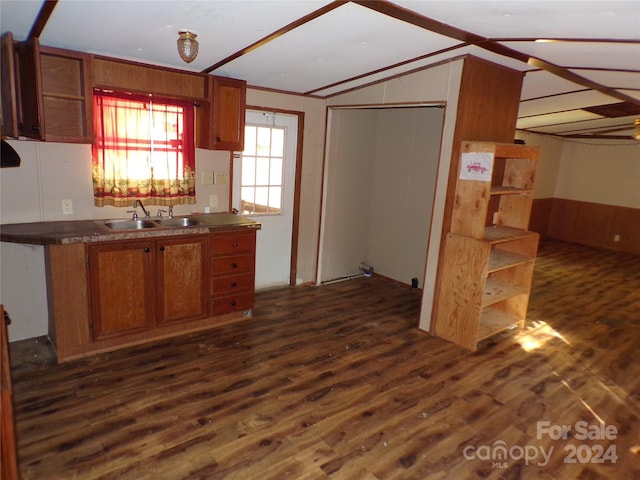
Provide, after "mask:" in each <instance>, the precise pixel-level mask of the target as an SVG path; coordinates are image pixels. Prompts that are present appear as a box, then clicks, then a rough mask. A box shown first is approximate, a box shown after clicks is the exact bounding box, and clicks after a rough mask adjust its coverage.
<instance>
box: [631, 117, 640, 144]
mask: <svg viewBox="0 0 640 480" xmlns="http://www.w3.org/2000/svg"><path fill="white" fill-rule="evenodd" d="M635 124H636V129H635V131H634V132H633V134H632V135H631V138H633V139H634V140H638V141H639V142H640V118H636V122H635Z"/></svg>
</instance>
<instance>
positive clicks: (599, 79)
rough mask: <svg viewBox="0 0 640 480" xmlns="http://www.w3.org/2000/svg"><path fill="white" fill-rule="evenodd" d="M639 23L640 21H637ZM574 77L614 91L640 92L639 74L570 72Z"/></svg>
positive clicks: (593, 71) (605, 71)
mask: <svg viewBox="0 0 640 480" xmlns="http://www.w3.org/2000/svg"><path fill="white" fill-rule="evenodd" d="M638 21H640V20H638ZM571 71H572V72H573V73H575V74H576V75H580V76H582V77H584V78H588V79H589V80H591V81H593V82H596V83H599V84H600V85H609V86H611V87H613V88H616V89H622V90H624V89H636V90H640V72H632V71H622V70H573V69H572V70H571Z"/></svg>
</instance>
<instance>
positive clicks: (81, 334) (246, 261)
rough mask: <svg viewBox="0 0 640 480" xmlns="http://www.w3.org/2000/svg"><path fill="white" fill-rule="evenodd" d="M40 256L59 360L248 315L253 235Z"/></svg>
mask: <svg viewBox="0 0 640 480" xmlns="http://www.w3.org/2000/svg"><path fill="white" fill-rule="evenodd" d="M221 245H222V247H221ZM234 245H236V246H235V247H234ZM220 248H222V249H223V251H222V252H221V251H220ZM224 249H228V251H224ZM45 252H46V266H47V289H48V295H49V316H50V319H49V334H50V337H51V339H52V341H53V344H54V346H55V348H56V353H57V356H58V361H65V360H71V359H74V358H79V357H83V356H86V355H90V354H93V353H98V352H101V351H108V350H114V349H117V348H121V347H124V346H129V345H134V344H138V343H144V342H147V341H151V340H157V339H161V338H166V337H170V336H175V335H179V334H182V333H186V332H192V331H197V330H203V329H206V328H211V327H213V326H216V325H220V324H222V323H228V322H231V321H237V320H239V319H243V318H247V317H250V316H251V311H252V309H253V300H254V266H255V230H249V231H234V230H231V231H224V232H214V233H210V234H205V235H195V234H194V235H176V236H163V237H152V238H144V239H133V240H119V241H104V242H94V243H87V244H81V243H78V244H66V245H57V244H56V245H48V246H47V248H46V249H45ZM220 262H222V264H220ZM220 265H222V266H220Z"/></svg>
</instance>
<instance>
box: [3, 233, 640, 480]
mask: <svg viewBox="0 0 640 480" xmlns="http://www.w3.org/2000/svg"><path fill="white" fill-rule="evenodd" d="M419 310H420V294H419V293H418V292H417V291H414V290H411V289H409V288H406V287H401V286H397V285H395V284H392V283H389V282H385V281H384V280H381V279H379V278H376V277H373V278H359V279H356V280H351V281H345V282H341V283H336V284H332V285H325V286H322V287H300V288H295V289H288V288H285V289H274V290H268V291H262V292H259V293H258V294H257V298H256V309H255V317H254V320H252V321H250V322H245V323H242V324H235V325H228V326H224V327H221V328H219V329H216V330H211V331H209V332H204V333H199V334H194V335H188V336H184V337H181V338H177V339H172V340H167V341H162V342H157V343H153V344H149V345H144V346H139V347H135V348H129V349H126V350H122V351H119V352H113V353H109V354H101V355H97V356H94V357H91V358H88V359H84V360H81V361H75V362H71V363H68V364H63V365H56V364H55V363H53V362H51V361H47V356H46V354H45V353H42V352H41V353H40V354H35V355H36V356H35V357H34V356H33V355H32V351H31V350H30V349H32V348H33V345H27V344H22V342H16V343H14V344H12V345H11V349H12V352H11V354H12V359H13V361H14V364H13V366H12V371H13V380H14V392H15V407H16V408H15V410H16V422H17V434H18V448H19V457H20V458H19V464H20V470H21V473H22V476H23V478H24V479H25V480H27V479H47V480H49V479H65V480H66V479H82V480H89V479H121V480H126V479H135V480H142V479H153V480H159V479H167V480H174V479H242V480H253V479H256V480H268V479H273V480H282V479H294V480H320V479H341V480H342V479H348V480H382V479H404V480H408V479H416V480H427V479H429V480H435V479H453V480H463V479H481V478H482V479H487V478H488V479H498V478H501V479H557V480H567V479H589V480H592V479H605V478H606V479H609V478H610V479H632V478H640V454H638V453H634V452H637V451H638V450H639V449H640V360H639V359H638V358H637V354H638V351H639V346H640V257H637V256H631V255H624V254H619V253H613V252H607V251H603V250H595V249H589V248H584V247H579V246H574V245H565V244H562V243H558V242H545V243H543V244H541V247H540V252H539V258H538V261H537V264H536V270H535V274H534V287H533V295H532V299H531V302H530V306H529V318H528V320H527V324H526V328H525V329H524V330H521V331H510V332H505V333H503V334H501V335H499V336H497V337H492V338H490V339H488V340H486V341H485V342H483V343H482V345H481V348H480V349H479V350H478V351H477V352H474V353H472V352H469V351H467V350H464V349H462V348H459V347H457V346H455V345H453V344H451V343H449V342H446V341H444V340H442V339H439V338H436V337H433V336H430V335H429V334H427V333H425V332H422V331H420V330H418V329H417V328H416V325H417V321H418V316H419ZM14 321H18V319H14ZM581 421H582V422H584V426H589V427H592V426H593V427H594V428H595V429H597V427H598V426H600V422H601V421H602V422H604V424H606V425H607V428H609V429H610V430H611V428H615V429H616V431H617V433H616V434H615V438H613V436H614V435H613V434H612V433H611V432H609V433H610V434H609V437H610V438H608V439H607V438H596V439H581V438H580V433H581V431H580V429H579V428H576V427H579V426H581V425H583V424H577V422H581ZM539 422H548V423H547V424H545V425H547V426H548V427H549V430H550V431H551V432H552V433H555V429H556V427H557V428H560V426H562V425H568V426H569V427H570V428H571V430H570V431H569V432H568V434H567V438H566V439H563V438H560V439H555V440H554V439H553V438H551V437H550V436H549V435H548V434H547V433H546V432H547V431H549V430H546V431H545V432H539V431H538V430H539V428H538V427H539V425H542V424H539ZM576 424H577V425H576ZM539 433H541V434H539ZM594 435H595V434H594ZM598 446H601V447H602V451H603V452H607V451H608V452H609V456H608V457H605V458H604V459H603V460H604V462H603V463H593V462H594V461H597V460H598V458H601V457H598V455H597V454H598V453H599V447H598ZM499 447H504V449H506V455H505V456H503V457H495V455H494V457H493V458H492V454H496V453H501V452H504V450H500V448H499ZM541 448H543V449H544V451H545V453H548V452H549V451H550V450H551V449H553V451H552V452H551V453H550V454H549V458H548V462H544V461H543V457H542V452H541V450H540V449H541ZM612 449H615V453H616V455H617V459H615V462H612V461H611V460H612V456H611V453H612V452H613V450H612ZM525 452H527V453H528V455H529V460H526V459H525V458H523V454H524V453H525ZM534 452H535V453H536V454H537V456H536V457H535V458H533V454H534ZM572 452H574V453H575V455H574V456H572V455H571V453H572ZM572 459H574V460H575V462H576V463H566V462H567V460H572Z"/></svg>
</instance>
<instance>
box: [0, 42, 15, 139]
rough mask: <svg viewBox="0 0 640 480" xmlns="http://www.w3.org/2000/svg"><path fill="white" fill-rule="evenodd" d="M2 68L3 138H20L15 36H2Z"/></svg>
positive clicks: (0, 115) (0, 69)
mask: <svg viewBox="0 0 640 480" xmlns="http://www.w3.org/2000/svg"><path fill="white" fill-rule="evenodd" d="M0 64H1V66H2V68H0V71H1V72H2V77H1V79H0V84H1V85H2V110H1V114H0V123H1V124H2V137H3V138H4V137H14V138H17V137H18V102H17V99H16V76H15V68H14V67H15V61H14V56H13V35H12V34H11V32H7V33H5V34H3V35H2V50H1V51H0Z"/></svg>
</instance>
